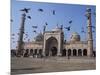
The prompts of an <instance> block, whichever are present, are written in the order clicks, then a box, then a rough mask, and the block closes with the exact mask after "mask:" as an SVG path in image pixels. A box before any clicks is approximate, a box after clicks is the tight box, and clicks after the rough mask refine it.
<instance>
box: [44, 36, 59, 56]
mask: <svg viewBox="0 0 100 75" xmlns="http://www.w3.org/2000/svg"><path fill="white" fill-rule="evenodd" d="M45 45H46V48H45V55H46V56H56V55H57V50H58V41H57V39H56V38H55V37H50V38H49V39H47V40H46V44H45Z"/></svg>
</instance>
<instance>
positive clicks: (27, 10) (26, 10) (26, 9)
mask: <svg viewBox="0 0 100 75" xmlns="http://www.w3.org/2000/svg"><path fill="white" fill-rule="evenodd" d="M29 10H30V8H24V9H21V10H20V11H24V12H26V13H28V12H29Z"/></svg>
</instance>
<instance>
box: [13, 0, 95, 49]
mask: <svg viewBox="0 0 100 75" xmlns="http://www.w3.org/2000/svg"><path fill="white" fill-rule="evenodd" d="M87 7H89V8H91V12H92V14H91V16H92V17H91V18H92V21H91V22H92V26H95V27H96V15H94V13H95V12H96V6H93V5H76V4H75V5H74V4H57V3H43V2H28V1H16V0H11V19H12V20H13V22H11V49H12V48H13V49H14V48H16V46H17V41H18V37H19V36H18V33H19V29H20V25H21V16H22V14H23V12H22V11H20V10H21V9H23V8H30V9H31V10H30V11H29V13H27V16H31V19H28V18H26V20H25V33H27V34H28V35H29V36H28V38H26V39H25V40H24V41H25V42H27V40H28V39H30V41H33V40H34V37H35V36H36V35H37V34H38V33H40V32H43V26H44V25H45V22H47V23H48V25H47V27H46V31H51V30H52V29H54V28H56V26H57V24H58V27H60V26H61V25H63V27H68V26H71V29H70V31H67V30H66V29H63V31H64V39H66V40H67V41H68V40H70V37H71V34H72V33H73V32H77V33H78V34H80V36H81V40H82V41H83V40H86V37H87V34H86V33H82V32H81V31H82V27H83V28H84V31H86V32H87V19H86V16H85V14H86V8H87ZM38 9H43V12H40V11H38ZM53 10H55V15H53ZM70 20H72V23H71V24H69V21H70ZM32 26H38V28H37V29H33V28H32ZM92 29H93V31H96V29H95V28H92ZM34 30H36V31H37V33H34V32H33V31H34ZM12 34H14V36H12ZM25 37H26V36H25V35H24V38H25ZM12 38H13V39H12ZM93 39H94V47H95V44H96V32H94V33H93Z"/></svg>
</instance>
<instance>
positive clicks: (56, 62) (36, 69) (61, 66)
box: [11, 57, 96, 75]
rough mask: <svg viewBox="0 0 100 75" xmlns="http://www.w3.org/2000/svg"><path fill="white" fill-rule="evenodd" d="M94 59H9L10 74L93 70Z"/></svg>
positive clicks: (94, 67) (94, 66) (94, 65)
mask: <svg viewBox="0 0 100 75" xmlns="http://www.w3.org/2000/svg"><path fill="white" fill-rule="evenodd" d="M95 69H96V60H95V58H94V57H70V58H69V59H68V57H44V58H32V57H26V58H25V57H21V58H18V57H11V74H12V75H14V74H17V75H18V74H31V73H45V72H63V71H80V70H95Z"/></svg>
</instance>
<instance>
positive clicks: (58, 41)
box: [17, 8, 93, 57]
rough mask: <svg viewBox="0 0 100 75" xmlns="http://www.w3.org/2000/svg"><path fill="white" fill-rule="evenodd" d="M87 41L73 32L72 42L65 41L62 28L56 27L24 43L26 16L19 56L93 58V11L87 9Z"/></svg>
mask: <svg viewBox="0 0 100 75" xmlns="http://www.w3.org/2000/svg"><path fill="white" fill-rule="evenodd" d="M86 17H87V33H86V34H87V36H86V37H87V40H85V41H82V40H81V37H80V35H79V34H78V33H77V32H73V33H72V35H71V37H70V40H69V41H65V40H64V32H63V29H62V28H59V27H56V28H55V29H52V30H51V31H44V32H43V33H39V34H38V35H37V36H36V37H35V40H34V41H31V42H24V44H22V42H23V41H22V37H23V31H24V22H25V21H24V20H25V14H24V15H22V23H21V27H22V28H21V33H20V36H19V42H18V50H17V52H18V54H20V53H21V55H23V56H24V57H27V56H34V57H40V56H93V35H92V25H91V9H90V8H87V12H86Z"/></svg>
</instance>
